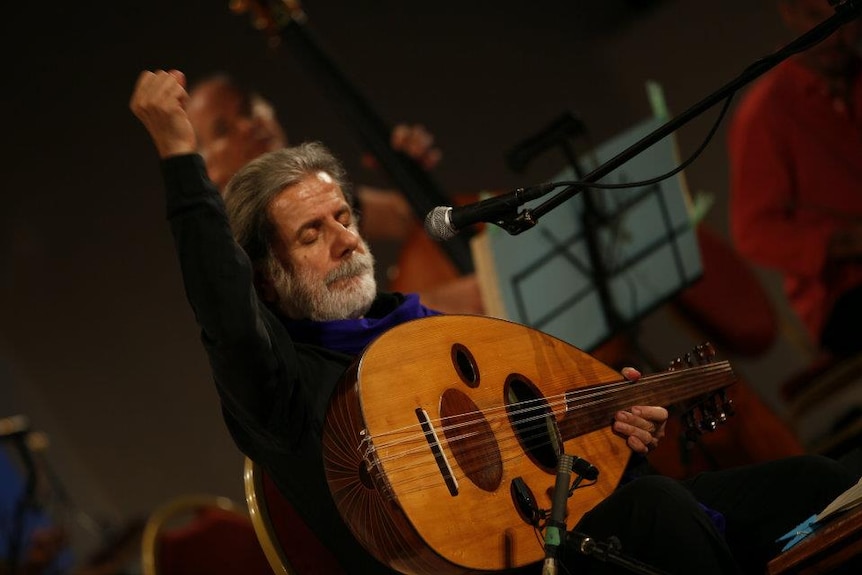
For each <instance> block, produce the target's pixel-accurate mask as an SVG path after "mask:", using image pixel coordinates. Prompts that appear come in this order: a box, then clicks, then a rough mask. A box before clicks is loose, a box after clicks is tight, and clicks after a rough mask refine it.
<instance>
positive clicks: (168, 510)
mask: <svg viewBox="0 0 862 575" xmlns="http://www.w3.org/2000/svg"><path fill="white" fill-rule="evenodd" d="M205 507H218V508H220V509H223V510H225V511H232V512H235V513H240V514H243V515H245V514H246V510H245V509H244V508H243V507H242V506H241V505H238V504H237V503H235V502H234V501H233V500H232V499H230V498H228V497H220V496H216V495H201V494H195V495H183V496H180V497H177V498H176V499H173V500H171V501H169V502H167V503H165V504H164V505H162V506H161V507H158V508H157V509H156V510H155V511H153V513H152V514H151V515H150V516H149V518H148V519H147V522H146V524H145V525H144V532H143V535H142V537H141V568H142V571H143V575H158V570H157V568H156V557H157V556H158V551H159V549H158V547H159V535H160V534H161V532H162V530H163V529H164V527H165V525H166V524H167V522H168V520H170V519H172V518H174V517H175V516H177V514H179V513H183V512H187V511H195V510H198V509H201V508H205Z"/></svg>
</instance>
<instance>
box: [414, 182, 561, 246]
mask: <svg viewBox="0 0 862 575" xmlns="http://www.w3.org/2000/svg"><path fill="white" fill-rule="evenodd" d="M556 187H558V186H557V185H556V184H543V185H540V186H533V187H530V188H518V189H517V190H515V191H514V192H509V193H508V194H503V195H500V196H495V197H493V198H488V199H487V200H482V201H481V202H475V203H473V204H468V205H466V206H456V207H454V208H453V207H451V206H437V207H436V208H434V209H433V210H431V211H430V212H428V214H427V215H426V216H425V231H426V232H428V235H429V236H431V237H432V238H433V239H435V240H437V241H445V240H448V239H451V238H453V237H455V236H456V235H457V234H458V232H460V231H461V230H463V229H464V228H466V227H468V226H472V225H473V224H479V223H492V224H494V223H497V222H499V221H500V220H502V218H503V217H504V216H510V215H515V211H516V210H517V209H518V208H520V207H521V206H523V205H524V204H526V203H527V202H529V201H531V200H535V199H537V198H541V197H542V196H544V195H545V194H547V193H548V192H550V191H551V190H553V189H554V188H556Z"/></svg>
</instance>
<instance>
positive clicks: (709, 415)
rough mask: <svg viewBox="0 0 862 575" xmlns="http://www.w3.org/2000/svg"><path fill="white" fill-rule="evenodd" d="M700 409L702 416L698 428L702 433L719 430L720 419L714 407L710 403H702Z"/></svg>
mask: <svg viewBox="0 0 862 575" xmlns="http://www.w3.org/2000/svg"><path fill="white" fill-rule="evenodd" d="M698 408H699V409H700V416H701V417H700V424H699V425H698V428H699V429H700V430H701V431H710V432H711V431H715V430H716V429H717V428H718V418H717V417H716V414H715V412H714V411H713V409H712V407H711V406H710V405H709V404H708V403H702V404H700V405H699V406H698Z"/></svg>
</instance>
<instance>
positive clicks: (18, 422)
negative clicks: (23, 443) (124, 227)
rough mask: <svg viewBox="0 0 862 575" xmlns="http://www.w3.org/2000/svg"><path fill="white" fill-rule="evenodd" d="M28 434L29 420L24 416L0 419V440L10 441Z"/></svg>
mask: <svg viewBox="0 0 862 575" xmlns="http://www.w3.org/2000/svg"><path fill="white" fill-rule="evenodd" d="M29 432H30V420H29V419H28V418H27V416H26V415H13V416H11V417H0V439H11V438H14V437H19V436H21V435H26V434H27V433H29Z"/></svg>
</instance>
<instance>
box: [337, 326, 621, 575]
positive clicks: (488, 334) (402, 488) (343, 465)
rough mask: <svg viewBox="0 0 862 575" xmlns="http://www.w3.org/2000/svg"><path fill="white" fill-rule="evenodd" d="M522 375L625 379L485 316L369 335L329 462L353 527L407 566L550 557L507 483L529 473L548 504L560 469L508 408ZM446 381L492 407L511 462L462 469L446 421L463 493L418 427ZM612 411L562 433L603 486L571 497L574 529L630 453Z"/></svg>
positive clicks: (435, 409)
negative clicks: (591, 427)
mask: <svg viewBox="0 0 862 575" xmlns="http://www.w3.org/2000/svg"><path fill="white" fill-rule="evenodd" d="M459 346H463V347H459ZM453 349H466V350H467V351H468V352H469V354H470V355H472V358H473V361H474V365H475V367H476V370H477V377H476V381H475V382H465V381H464V378H463V376H462V375H461V374H460V373H459V369H458V365H457V361H456V359H455V357H454V354H453ZM513 374H517V375H518V376H519V377H521V378H523V379H525V380H529V381H530V382H532V383H533V384H535V386H536V387H538V389H539V390H540V392H541V394H542V395H543V396H545V397H556V396H560V395H561V394H564V393H566V392H567V391H570V390H572V389H576V388H579V387H584V386H592V385H595V384H599V383H605V382H615V381H620V380H622V379H623V378H622V376H621V375H620V374H619V373H617V372H616V371H614V370H613V369H611V368H609V367H607V366H605V365H604V364H602V363H600V362H598V361H595V360H594V359H592V358H591V357H590V356H589V355H587V354H586V353H584V352H582V351H580V350H579V349H577V348H575V347H572V346H571V345H568V344H566V343H565V342H562V341H560V340H557V339H555V338H553V337H550V336H548V335H546V334H543V333H541V332H539V331H536V330H534V329H531V328H528V327H525V326H522V325H519V324H514V323H510V322H507V321H503V320H496V319H490V318H485V317H477V316H476V317H474V316H439V317H432V318H427V319H422V320H417V321H413V322H409V323H407V324H404V325H402V326H399V327H398V328H395V329H393V330H391V331H389V332H388V333H386V334H384V335H383V336H382V337H381V338H379V339H378V340H377V341H375V342H374V343H373V344H372V345H371V346H369V348H368V349H367V350H366V351H365V352H364V353H363V355H362V357H361V359H360V360H359V361H358V363H356V364H355V365H354V366H353V368H352V369H351V370H350V371H349V373H348V374H347V376H346V377H345V379H344V381H343V382H342V383H341V385H340V386H339V389H338V390H337V392H336V394H335V396H334V397H333V400H332V404H331V406H330V411H329V414H328V420H327V426H326V427H327V430H326V435H325V440H324V457H325V463H326V473H327V478H328V481H329V485H330V489H331V491H332V494H333V496H334V498H335V500H336V503H337V505H338V507H339V509H340V510H341V512H342V515H343V516H344V518H345V520H346V521H347V523H348V524H349V525H350V527H351V529H352V531H353V533H354V534H355V535H356V537H357V538H358V539H359V540H360V541H361V542H362V543H363V545H364V546H365V547H366V548H367V549H368V550H369V551H370V552H371V553H372V554H374V555H375V556H377V557H378V558H379V559H381V560H382V561H383V562H384V563H387V564H389V565H390V566H392V567H394V568H395V569H398V570H400V571H402V572H405V573H461V572H469V571H485V570H502V569H506V568H510V567H515V566H521V565H525V564H529V563H532V562H536V561H539V560H541V558H542V557H543V546H542V543H541V537H540V535H539V534H537V532H536V530H535V529H534V527H533V526H531V525H529V524H528V523H527V522H526V521H525V520H524V519H522V517H521V516H520V514H519V513H518V511H517V509H516V507H515V505H514V503H513V499H512V496H511V494H510V486H511V482H512V480H514V479H515V478H516V477H520V478H522V479H523V480H524V482H525V483H526V484H527V485H528V486H529V487H530V489H531V491H532V493H533V494H534V495H535V498H536V500H537V503H538V506H539V507H540V508H542V509H546V510H547V509H550V507H551V499H550V496H551V491H552V488H553V485H554V477H555V472H556V470H555V469H553V468H548V467H547V466H540V465H539V464H537V463H536V462H535V461H533V460H532V459H531V458H530V457H528V456H526V455H525V453H524V450H523V448H522V447H521V445H520V444H519V441H518V439H517V437H516V436H515V432H514V431H513V428H512V426H511V425H510V422H509V420H508V418H507V417H504V416H501V411H500V408H501V406H502V405H504V403H505V402H506V398H505V397H504V385H505V382H506V381H507V378H509V377H510V376H512V375H513ZM449 390H456V392H460V393H455V396H460V395H461V394H463V395H464V396H466V397H467V398H469V400H470V401H472V403H473V404H475V407H476V408H478V410H480V411H481V412H483V413H484V415H483V419H484V420H485V421H486V422H487V423H488V427H489V428H490V431H491V433H492V434H493V443H495V444H496V446H497V447H498V448H499V451H500V453H501V457H500V459H499V460H498V461H501V463H502V468H501V470H500V471H501V472H502V473H501V474H498V475H499V477H497V476H494V477H492V478H491V480H490V481H489V480H487V478H483V477H478V479H477V481H476V482H474V480H472V479H470V478H468V477H464V475H465V473H464V470H463V469H461V468H460V467H459V465H458V459H457V458H456V455H455V453H454V451H453V447H452V445H451V444H450V442H449V441H447V439H446V438H445V437H444V434H443V433H442V432H439V431H438V434H439V438H440V440H441V441H440V445H441V447H442V451H443V454H444V455H445V457H446V459H447V460H448V462H449V463H450V464H451V466H452V469H453V472H454V474H455V475H458V476H461V478H460V480H459V482H458V487H459V489H458V493H457V495H453V494H452V493H451V492H450V490H449V489H448V488H447V485H446V483H445V481H444V480H443V478H442V476H441V472H440V468H439V466H438V464H437V462H436V461H435V459H434V455H433V453H432V451H431V449H430V448H429V445H428V442H427V440H426V439H425V436H424V434H422V433H421V432H420V433H418V434H417V413H416V409H417V408H422V409H424V410H426V411H427V413H428V416H429V418H430V419H431V420H432V421H437V420H438V419H439V418H440V417H442V414H441V405H442V403H443V400H442V398H443V396H444V394H445V393H447V392H448V391H449ZM554 411H555V412H558V411H559V410H557V409H555V410H554ZM612 414H613V412H609V413H607V414H606V425H604V424H603V425H602V426H601V428H600V429H597V430H596V431H593V432H591V433H588V434H586V435H582V436H578V437H573V438H569V439H566V440H565V442H564V451H565V453H567V454H570V455H577V456H580V457H583V458H585V459H587V460H588V461H590V462H593V463H594V464H595V465H596V466H597V467H598V468H599V470H600V474H599V477H598V481H597V482H596V483H595V484H594V485H591V486H589V487H586V488H583V489H578V490H577V491H576V492H575V493H574V495H573V496H572V497H571V498H570V499H569V502H568V525H569V528H571V527H572V526H573V525H574V524H575V523H576V522H577V520H578V519H579V518H580V517H581V516H582V515H583V514H584V513H585V512H587V511H588V510H590V509H591V508H592V507H594V506H595V505H596V504H597V503H599V502H600V501H601V500H602V499H604V498H605V497H607V496H608V495H610V493H611V492H612V491H613V490H614V489H615V487H616V486H617V484H618V482H619V480H620V477H621V475H622V472H623V470H624V468H625V466H626V463H627V461H628V457H629V454H630V451H629V450H628V448H627V447H626V445H625V442H624V441H623V440H621V439H620V438H619V437H616V436H615V435H614V434H613V433H612V432H611V431H610V423H611V417H612ZM555 417H556V418H558V419H559V418H562V417H565V414H562V413H556V414H555ZM402 430H403V431H402ZM417 435H418V439H417ZM484 439H487V438H480V439H479V440H477V442H478V441H484ZM467 441H468V443H469V439H468V440H467ZM483 448H484V447H483V446H482V445H479V446H477V447H476V449H477V450H480V451H481V449H483ZM461 457H462V459H463V458H464V455H463V454H462V455H461ZM492 459H493V458H492ZM366 464H367V465H368V466H369V469H368V471H369V473H368V474H366ZM474 476H475V473H474ZM477 482H478V483H479V485H477ZM489 483H490V484H489Z"/></svg>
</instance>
